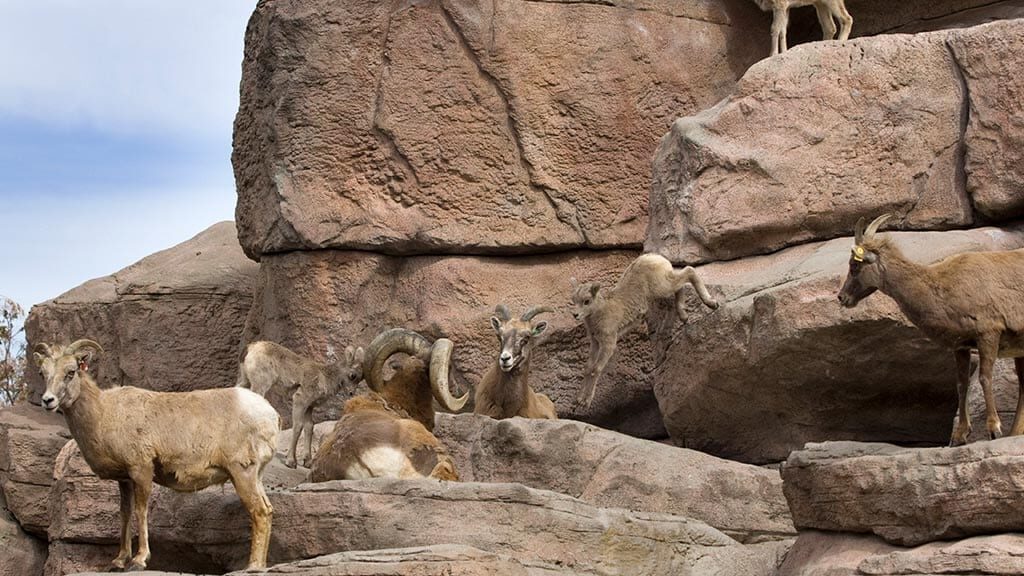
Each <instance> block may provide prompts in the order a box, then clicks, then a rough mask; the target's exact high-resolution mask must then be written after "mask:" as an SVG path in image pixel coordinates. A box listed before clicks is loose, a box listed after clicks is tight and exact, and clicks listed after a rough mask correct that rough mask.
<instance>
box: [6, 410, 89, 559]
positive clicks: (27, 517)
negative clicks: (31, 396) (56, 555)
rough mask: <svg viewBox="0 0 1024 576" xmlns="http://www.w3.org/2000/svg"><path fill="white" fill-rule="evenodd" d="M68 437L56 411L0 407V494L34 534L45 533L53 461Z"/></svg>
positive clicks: (62, 421) (9, 508)
mask: <svg viewBox="0 0 1024 576" xmlns="http://www.w3.org/2000/svg"><path fill="white" fill-rule="evenodd" d="M70 437H71V434H70V433H69V432H68V429H67V426H66V425H65V424H64V418H63V417H62V416H60V415H59V414H51V413H49V412H46V411H44V410H43V409H42V408H39V407H38V406H31V405H29V404H18V405H16V406H11V407H7V408H3V409H0V496H2V497H3V499H5V500H6V503H5V505H4V507H5V508H7V509H8V510H10V512H11V514H12V515H13V516H14V518H15V519H16V520H17V521H18V523H19V525H20V526H21V528H22V529H24V530H26V531H27V532H29V533H31V534H33V535H35V536H41V537H46V528H47V526H49V524H50V516H49V511H48V504H49V501H50V500H49V498H50V486H51V485H52V484H53V463H54V461H55V459H56V457H57V454H58V453H59V452H60V450H61V448H62V447H63V446H64V444H66V443H67V441H68V438H70ZM0 574H2V573H0Z"/></svg>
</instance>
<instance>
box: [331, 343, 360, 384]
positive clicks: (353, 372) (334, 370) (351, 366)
mask: <svg viewBox="0 0 1024 576" xmlns="http://www.w3.org/2000/svg"><path fill="white" fill-rule="evenodd" d="M365 362H366V352H365V351H364V350H363V349H362V348H356V347H354V346H346V347H345V353H344V354H343V355H342V357H341V358H338V359H337V360H335V361H334V362H333V363H331V365H330V367H331V376H332V377H333V378H334V379H335V383H336V385H337V386H338V387H347V388H348V389H350V390H351V389H354V388H355V385H356V384H358V383H359V381H360V380H362V379H363V365H364V364H365Z"/></svg>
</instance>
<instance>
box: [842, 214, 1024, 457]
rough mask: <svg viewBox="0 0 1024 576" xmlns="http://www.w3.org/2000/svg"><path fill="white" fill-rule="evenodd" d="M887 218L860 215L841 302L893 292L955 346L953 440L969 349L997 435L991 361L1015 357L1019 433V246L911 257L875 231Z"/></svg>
mask: <svg viewBox="0 0 1024 576" xmlns="http://www.w3.org/2000/svg"><path fill="white" fill-rule="evenodd" d="M887 218H889V215H888V214H885V215H883V216H881V217H879V218H876V219H875V221H874V222H872V223H871V224H870V225H869V226H868V228H867V230H865V228H864V222H863V219H861V222H859V223H858V225H857V230H856V236H855V240H854V251H853V253H852V254H851V256H850V268H849V272H848V274H847V277H846V281H845V282H844V283H843V287H842V289H841V290H840V292H839V301H840V303H841V304H842V305H843V306H844V307H847V308H853V307H855V306H856V305H857V304H858V303H859V302H860V301H861V300H863V299H864V298H866V297H867V296H870V295H871V294H872V293H874V292H875V290H878V291H880V292H882V293H883V294H885V295H887V296H889V297H890V298H892V299H893V300H895V301H896V303H897V304H898V305H899V307H900V310H902V311H903V313H904V314H906V316H907V318H909V319H910V321H911V322H913V323H914V325H915V326H917V327H918V328H920V329H921V331H923V332H924V333H925V334H926V335H927V336H928V337H930V338H932V339H934V340H936V341H938V342H941V343H944V344H946V345H948V346H949V347H950V348H952V349H953V356H954V358H955V360H956V365H957V394H958V396H959V406H958V412H959V422H958V423H957V426H956V428H955V429H954V430H953V433H952V434H951V435H950V444H951V445H959V444H964V443H966V442H967V437H968V436H969V435H970V433H971V423H970V418H969V415H968V413H967V391H968V388H969V386H970V377H971V366H970V364H971V362H970V360H971V350H977V351H978V360H979V363H980V371H979V380H980V381H981V389H982V391H983V392H984V395H985V412H986V420H987V422H986V424H987V427H988V433H989V436H990V437H991V438H998V437H999V436H1001V435H1002V423H1001V422H1000V421H999V414H998V413H997V412H996V406H995V398H994V396H993V392H992V369H993V366H994V364H995V360H996V358H997V357H999V358H1014V364H1015V368H1016V370H1017V380H1018V383H1019V387H1020V390H1019V393H1018V394H1019V396H1018V400H1017V413H1016V417H1015V419H1014V423H1013V428H1012V429H1011V431H1010V434H1011V435H1014V436H1016V435H1019V434H1022V433H1024V419H1022V416H1024V298H1022V292H1021V290H1022V287H1024V249H1022V250H1012V251H1002V252H967V253H964V254H957V255H954V256H950V257H949V258H946V259H945V260H942V261H941V262H938V263H935V264H932V265H930V266H924V265H920V264H916V263H914V262H911V261H910V260H908V259H907V258H906V257H905V256H904V255H903V253H902V252H901V251H900V250H899V248H897V247H896V245H895V244H893V243H892V242H891V241H890V239H889V238H888V237H887V236H875V231H876V230H877V229H878V227H879V226H880V225H881V224H882V223H883V222H885V220H886V219H887Z"/></svg>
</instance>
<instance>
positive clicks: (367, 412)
mask: <svg viewBox="0 0 1024 576" xmlns="http://www.w3.org/2000/svg"><path fill="white" fill-rule="evenodd" d="M367 350H368V354H367V358H366V374H367V383H368V384H369V385H370V388H371V391H370V392H369V393H367V394H363V395H360V396H356V397H355V398H352V399H350V400H349V401H348V402H346V403H345V411H344V414H343V415H342V417H341V419H340V420H338V422H337V423H336V424H335V425H334V428H333V429H332V430H331V432H330V433H329V434H328V436H327V437H326V438H325V439H324V441H323V443H322V444H321V446H320V449H319V450H318V451H317V455H316V457H315V458H314V459H313V464H312V468H311V470H310V480H311V481H313V482H324V481H327V480H338V479H350V480H351V479H359V478H378V477H391V478H423V477H431V478H437V479H440V480H453V481H454V480H458V479H459V476H458V472H457V471H456V469H455V464H454V463H453V462H452V460H451V458H450V457H449V456H448V453H447V451H446V450H445V448H444V446H443V445H442V444H441V443H440V442H439V441H438V440H437V438H436V437H434V435H433V434H432V432H433V429H434V407H433V401H434V400H435V399H436V400H437V402H438V404H440V405H441V406H442V407H443V408H444V409H446V410H449V411H452V412H457V411H458V410H461V409H462V407H463V406H465V404H466V401H467V400H468V399H469V394H465V395H463V396H461V397H458V398H456V397H453V396H452V394H451V392H450V391H449V390H448V368H449V365H450V356H451V350H452V346H451V341H450V340H447V339H444V338H440V339H438V340H437V341H436V342H434V343H433V344H431V343H430V341H429V340H427V339H426V338H424V337H423V336H421V335H419V334H417V333H415V332H412V331H410V330H404V329H393V330H388V331H386V332H384V333H382V334H380V335H379V336H377V338H375V339H374V340H373V342H371V343H370V345H369V347H368V348H367ZM396 352H405V353H407V354H411V355H410V356H409V357H407V358H405V359H404V360H402V361H400V362H399V363H398V364H397V367H396V372H395V374H394V375H393V376H392V377H391V379H390V380H388V381H387V382H385V381H384V380H383V374H382V369H383V366H384V363H385V362H387V360H388V358H389V357H390V356H392V355H393V354H395V353H396ZM425 359H428V360H427V361H428V362H429V366H428V364H427V362H425V361H424V360H425Z"/></svg>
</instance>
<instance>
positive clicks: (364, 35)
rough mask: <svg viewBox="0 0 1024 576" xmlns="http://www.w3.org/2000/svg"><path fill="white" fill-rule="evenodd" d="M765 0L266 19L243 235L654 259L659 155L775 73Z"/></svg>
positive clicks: (246, 159) (305, 244)
mask: <svg viewBox="0 0 1024 576" xmlns="http://www.w3.org/2000/svg"><path fill="white" fill-rule="evenodd" d="M764 21H765V17H764V15H763V14H762V13H761V12H760V11H759V10H758V8H757V6H756V5H754V4H753V3H751V2H749V1H747V0H728V1H726V2H673V1H670V0H642V1H640V2H636V3H631V4H629V5H623V4H619V3H607V2H559V1H540V2H525V1H515V2H505V3H498V4H492V3H489V2H479V1H474V0H436V1H431V2H414V3H401V4H397V5H396V4H393V3H381V2H378V1H376V0H362V1H353V2H346V3H345V4H343V5H342V4H337V3H335V2H328V1H326V0H313V1H309V2H303V3H299V4H296V3H282V2H263V3H260V4H259V5H258V6H257V8H256V12H255V13H254V14H253V17H252V19H251V20H250V23H249V28H248V31H247V34H246V52H245V59H244V61H243V73H242V93H241V104H240V107H239V112H238V116H237V118H236V121H235V138H234V142H235V145H234V155H233V164H234V167H235V179H236V181H237V183H238V192H239V201H238V206H237V210H236V220H237V221H238V227H239V231H240V239H241V241H242V246H243V247H244V248H245V250H246V252H247V253H248V254H250V255H251V256H253V257H256V258H259V257H260V256H262V255H263V254H266V253H271V252H281V251H287V250H293V249H322V248H348V249H368V250H374V251H379V252H385V253H423V252H427V253H461V254H467V253H469V254H481V253H492V254H493V253H504V254H511V253H536V252H548V251H551V250H556V249H568V248H571V247H584V246H586V247H601V248H610V247H629V248H636V247H639V245H640V243H641V242H642V241H643V233H644V228H645V226H646V224H647V214H646V206H647V193H646V190H647V187H648V180H649V177H650V171H649V161H650V155H651V152H652V151H653V150H654V145H655V142H654V141H653V137H654V136H655V135H657V134H659V133H661V132H662V131H663V130H664V127H665V126H667V125H668V124H669V123H670V122H671V121H672V120H673V119H674V118H676V117H677V116H678V115H679V114H681V113H692V112H696V111H697V110H700V109H702V108H704V107H706V106H708V105H710V104H712V103H714V102H715V101H716V100H718V99H720V98H722V97H723V96H725V95H726V94H727V93H728V92H729V91H730V90H731V89H732V87H733V84H734V82H735V80H736V78H738V77H739V76H740V74H742V72H743V70H745V69H746V68H747V66H749V65H750V64H751V63H753V62H754V61H756V60H757V59H758V58H760V57H762V56H764V55H765V54H767V51H768V43H767V42H766V41H762V39H761V38H760V37H758V36H756V35H753V34H750V33H749V31H750V29H751V28H754V27H760V26H761V25H762V24H763V23H764Z"/></svg>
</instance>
